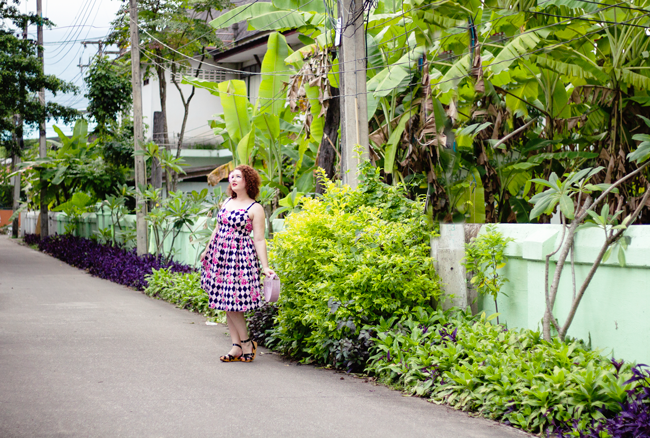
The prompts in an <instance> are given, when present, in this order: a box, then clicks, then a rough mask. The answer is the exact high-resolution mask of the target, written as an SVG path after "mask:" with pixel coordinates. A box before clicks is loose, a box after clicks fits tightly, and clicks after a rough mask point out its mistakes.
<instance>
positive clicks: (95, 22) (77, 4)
mask: <svg viewBox="0 0 650 438" xmlns="http://www.w3.org/2000/svg"><path fill="white" fill-rule="evenodd" d="M121 3H122V2H121V1H120V0H43V16H44V17H46V18H49V19H50V20H51V21H52V22H53V23H54V24H55V25H56V26H55V27H52V28H51V29H47V28H45V29H44V30H43V42H44V44H43V46H44V58H45V73H46V74H52V75H55V76H57V77H58V78H60V79H63V80H65V81H69V82H73V83H74V84H75V85H77V86H78V87H79V88H80V89H81V91H80V93H79V94H78V95H77V96H74V95H71V94H67V95H61V94H59V95H57V96H52V95H51V94H50V93H49V92H46V95H45V99H46V100H48V101H55V102H58V103H60V104H63V105H67V106H71V107H72V108H76V109H81V110H83V109H85V108H86V105H87V104H88V100H87V99H86V98H84V97H83V95H84V94H85V85H84V81H83V75H84V74H85V72H86V71H87V68H84V69H83V72H82V69H81V68H79V67H78V66H79V65H80V64H81V65H87V64H89V62H90V60H91V58H92V57H93V56H94V55H96V54H97V48H98V45H97V44H87V45H86V47H84V45H83V44H81V41H100V40H102V39H104V38H105V37H106V35H107V34H108V32H109V30H110V23H111V21H113V19H114V18H115V14H116V13H117V10H118V9H119V7H120V5H121ZM20 7H21V9H22V10H23V11H24V12H36V0H22V1H21V5H20ZM28 32H29V38H30V39H34V40H36V26H31V27H30V28H29V31H28ZM105 50H116V48H115V47H109V48H107V49H105ZM110 56H111V57H114V56H115V55H110ZM80 61H81V62H80ZM53 124H56V125H57V126H58V127H59V128H61V130H62V131H63V132H64V133H66V134H70V133H71V132H72V127H71V126H62V124H60V123H57V122H48V123H47V136H48V137H50V136H55V135H56V134H55V132H54V130H53V129H52V125H53ZM26 137H28V138H35V137H38V132H31V133H29V134H28V135H27V136H26Z"/></svg>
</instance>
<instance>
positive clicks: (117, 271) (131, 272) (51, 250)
mask: <svg viewBox="0 0 650 438" xmlns="http://www.w3.org/2000/svg"><path fill="white" fill-rule="evenodd" d="M33 240H36V241H35V242H33V243H38V249H39V250H40V251H43V252H44V253H47V254H49V255H51V256H53V257H56V258H57V259H59V260H62V261H64V262H66V263H68V264H69V265H72V266H75V267H77V268H79V269H83V270H85V271H88V272H89V273H90V274H91V275H94V276H96V277H99V278H104V279H106V280H110V281H112V282H114V283H118V284H123V285H125V286H129V287H132V288H134V289H137V290H144V288H145V287H147V280H146V279H145V277H146V276H147V275H149V274H151V272H152V270H153V269H160V268H169V269H171V271H172V272H183V273H187V272H192V271H194V269H193V268H192V267H190V266H187V265H184V264H182V263H178V262H174V261H167V260H165V259H164V258H163V257H162V256H154V255H153V254H146V255H143V256H138V255H137V253H136V251H135V249H132V250H126V249H123V248H117V247H113V246H108V245H102V244H100V243H98V242H95V241H92V240H90V239H84V238H82V237H75V236H70V235H65V236H60V235H55V236H49V237H47V238H45V239H42V240H40V241H39V240H38V238H36V239H33V238H32V236H30V235H25V242H26V243H29V242H31V241H33Z"/></svg>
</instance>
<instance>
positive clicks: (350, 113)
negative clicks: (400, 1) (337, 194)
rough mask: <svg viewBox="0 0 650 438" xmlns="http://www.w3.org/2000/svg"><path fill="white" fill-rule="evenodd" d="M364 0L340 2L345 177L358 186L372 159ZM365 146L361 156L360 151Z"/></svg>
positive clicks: (343, 166)
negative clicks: (361, 167) (366, 162)
mask: <svg viewBox="0 0 650 438" xmlns="http://www.w3.org/2000/svg"><path fill="white" fill-rule="evenodd" d="M363 14H364V9H363V0H340V1H339V17H341V26H342V29H341V56H340V60H341V63H340V64H339V71H340V75H339V77H340V79H341V177H342V179H343V183H344V184H348V185H350V186H351V187H353V188H354V187H356V186H357V185H358V183H359V171H358V166H359V163H360V159H361V160H367V159H368V154H369V151H368V106H367V99H366V64H367V63H366V41H365V33H366V30H365V27H364V19H363ZM359 146H360V147H361V156H360V157H359V153H358V152H357V150H356V149H357V148H358V147H359Z"/></svg>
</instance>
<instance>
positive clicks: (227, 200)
mask: <svg viewBox="0 0 650 438" xmlns="http://www.w3.org/2000/svg"><path fill="white" fill-rule="evenodd" d="M231 199H232V198H228V199H226V202H224V203H223V204H222V205H221V208H224V207H225V206H226V204H227V203H228V202H230V200H231Z"/></svg>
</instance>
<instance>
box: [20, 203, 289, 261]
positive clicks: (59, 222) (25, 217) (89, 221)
mask: <svg viewBox="0 0 650 438" xmlns="http://www.w3.org/2000/svg"><path fill="white" fill-rule="evenodd" d="M21 217H22V223H23V224H24V226H23V227H21V236H24V235H25V234H34V233H35V232H36V221H37V220H38V212H36V211H28V212H23V213H21ZM206 219H207V218H206V217H200V218H198V219H197V220H196V222H195V224H194V226H193V230H195V231H196V230H199V229H200V228H202V227H204V226H205V221H206ZM49 220H50V223H49V232H50V235H55V234H65V227H66V225H67V224H68V223H69V220H68V217H67V216H66V214H65V213H60V212H49ZM120 223H121V224H122V226H131V227H135V215H134V214H128V215H126V216H124V218H123V219H122V220H121V222H120ZM283 225H284V220H283V219H276V220H274V221H273V229H274V230H275V231H276V232H278V231H281V230H282V229H283ZM112 226H113V224H112V221H111V215H110V212H109V211H108V210H105V211H103V212H101V211H100V212H97V213H85V214H84V215H83V217H82V218H81V223H80V224H79V226H78V227H77V229H76V231H75V235H77V236H79V237H85V238H87V239H90V238H92V237H93V236H94V235H96V233H97V231H98V230H99V229H103V228H110V227H112ZM191 236H192V233H191V232H190V231H189V230H188V229H187V228H185V229H183V230H182V231H181V232H180V233H179V235H178V237H177V238H176V241H175V242H174V248H175V251H174V260H176V261H178V262H181V263H184V264H186V265H190V266H195V267H198V266H199V264H198V263H197V259H198V256H199V255H200V253H201V251H203V249H204V247H202V246H199V245H198V244H197V243H196V242H195V241H193V239H192V238H191ZM118 242H120V243H124V242H121V241H120V239H118ZM171 243H172V237H171V236H168V237H167V239H165V242H164V245H163V248H164V251H165V253H168V252H169V249H170V247H171ZM155 251H156V244H155V238H154V236H153V232H152V231H151V229H149V252H150V253H152V254H153V253H155Z"/></svg>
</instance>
